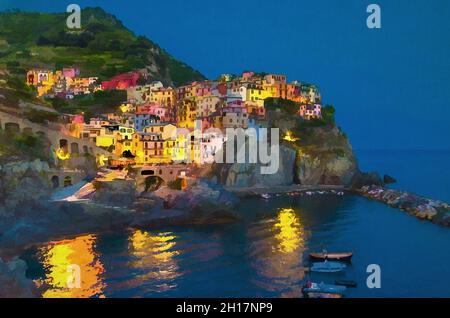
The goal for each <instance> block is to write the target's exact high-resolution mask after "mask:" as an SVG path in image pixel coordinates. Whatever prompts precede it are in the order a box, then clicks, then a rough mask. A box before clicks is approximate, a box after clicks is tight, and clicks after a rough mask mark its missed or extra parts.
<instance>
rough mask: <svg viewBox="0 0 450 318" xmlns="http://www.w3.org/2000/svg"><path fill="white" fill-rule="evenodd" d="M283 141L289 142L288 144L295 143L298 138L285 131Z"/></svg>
mask: <svg viewBox="0 0 450 318" xmlns="http://www.w3.org/2000/svg"><path fill="white" fill-rule="evenodd" d="M283 140H286V141H289V142H295V141H297V140H299V138H296V137H294V135H293V134H292V132H291V131H287V132H286V135H284V137H283Z"/></svg>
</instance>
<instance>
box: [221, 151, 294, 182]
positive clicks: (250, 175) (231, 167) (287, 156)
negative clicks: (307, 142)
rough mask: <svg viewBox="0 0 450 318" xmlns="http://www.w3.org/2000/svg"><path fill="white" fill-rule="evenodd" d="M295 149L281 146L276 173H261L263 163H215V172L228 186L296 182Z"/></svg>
mask: <svg viewBox="0 0 450 318" xmlns="http://www.w3.org/2000/svg"><path fill="white" fill-rule="evenodd" d="M294 164H295V150H293V149H291V148H289V147H286V146H280V157H279V168H278V170H277V172H276V173H274V174H261V164H255V163H234V164H215V165H214V166H213V170H214V173H215V175H216V177H217V179H218V180H219V181H220V183H221V184H223V185H225V186H227V187H252V186H266V187H271V186H280V185H290V184H293V183H294Z"/></svg>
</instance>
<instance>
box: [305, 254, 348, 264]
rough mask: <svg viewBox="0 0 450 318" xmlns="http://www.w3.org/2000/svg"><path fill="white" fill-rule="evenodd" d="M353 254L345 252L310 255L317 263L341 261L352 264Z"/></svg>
mask: <svg viewBox="0 0 450 318" xmlns="http://www.w3.org/2000/svg"><path fill="white" fill-rule="evenodd" d="M352 256H353V253H351V252H344V253H328V252H322V253H310V254H309V257H310V258H311V259H312V260H315V261H326V260H329V261H340V262H350V261H351V260H352Z"/></svg>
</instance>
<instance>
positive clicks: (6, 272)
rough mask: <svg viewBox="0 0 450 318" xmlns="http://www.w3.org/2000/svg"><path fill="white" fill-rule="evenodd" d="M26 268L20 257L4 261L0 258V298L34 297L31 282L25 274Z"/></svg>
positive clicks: (33, 288)
mask: <svg viewBox="0 0 450 318" xmlns="http://www.w3.org/2000/svg"><path fill="white" fill-rule="evenodd" d="M26 269H27V265H26V263H25V262H24V261H23V260H21V259H14V260H12V261H9V262H4V261H3V260H2V259H1V258H0V286H2V288H0V298H31V297H36V295H35V294H34V293H33V291H34V290H35V287H34V284H33V282H32V281H31V280H30V279H28V278H26V276H25V272H26Z"/></svg>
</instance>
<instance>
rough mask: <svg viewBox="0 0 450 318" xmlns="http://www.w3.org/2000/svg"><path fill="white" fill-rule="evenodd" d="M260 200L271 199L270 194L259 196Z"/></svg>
mask: <svg viewBox="0 0 450 318" xmlns="http://www.w3.org/2000/svg"><path fill="white" fill-rule="evenodd" d="M261 198H263V199H266V200H268V199H270V198H271V196H270V194H267V193H265V194H261Z"/></svg>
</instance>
